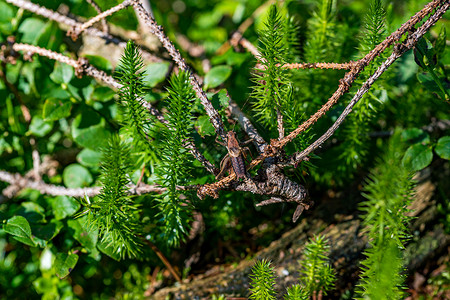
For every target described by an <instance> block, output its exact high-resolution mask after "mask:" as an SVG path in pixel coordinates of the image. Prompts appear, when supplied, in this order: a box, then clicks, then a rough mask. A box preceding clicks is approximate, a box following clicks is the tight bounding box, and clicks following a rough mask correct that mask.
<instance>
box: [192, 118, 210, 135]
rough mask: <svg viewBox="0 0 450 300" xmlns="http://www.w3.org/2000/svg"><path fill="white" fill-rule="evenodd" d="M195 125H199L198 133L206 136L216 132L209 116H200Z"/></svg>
mask: <svg viewBox="0 0 450 300" xmlns="http://www.w3.org/2000/svg"><path fill="white" fill-rule="evenodd" d="M195 126H196V127H198V133H199V134H200V135H201V136H202V137H204V136H205V135H213V134H214V132H215V131H214V126H212V124H211V122H210V121H209V117H208V116H200V117H198V119H197V120H196V121H195Z"/></svg>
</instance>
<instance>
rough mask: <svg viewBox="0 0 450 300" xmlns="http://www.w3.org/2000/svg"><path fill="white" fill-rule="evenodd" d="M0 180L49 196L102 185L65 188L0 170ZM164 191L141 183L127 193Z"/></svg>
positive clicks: (97, 189)
mask: <svg viewBox="0 0 450 300" xmlns="http://www.w3.org/2000/svg"><path fill="white" fill-rule="evenodd" d="M0 181H3V182H7V183H9V184H11V185H13V186H14V187H16V189H17V192H18V191H20V190H22V189H25V188H29V189H33V190H37V191H39V192H40V193H41V194H45V195H50V196H69V197H84V196H86V195H87V196H89V197H94V196H95V195H98V194H99V193H100V190H101V189H102V187H100V186H96V187H86V188H67V187H64V186H59V185H54V184H48V183H45V182H43V181H41V180H36V179H34V178H33V177H27V176H22V175H20V174H18V173H16V174H13V173H10V172H6V171H3V170H0ZM176 188H177V190H180V191H187V190H196V189H197V188H198V187H197V186H196V185H191V186H177V187H176ZM164 191H166V188H165V187H162V186H159V185H149V184H144V183H141V184H140V185H139V186H138V187H137V186H135V185H134V184H131V185H130V186H129V189H128V193H129V194H130V195H143V194H149V193H162V192H164ZM5 196H6V197H8V198H11V197H12V196H14V195H11V194H8V195H5Z"/></svg>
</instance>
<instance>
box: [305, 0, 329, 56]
mask: <svg viewBox="0 0 450 300" xmlns="http://www.w3.org/2000/svg"><path fill="white" fill-rule="evenodd" d="M335 15H336V1H335V0H321V1H320V3H319V4H318V6H317V9H316V10H315V11H314V13H313V16H312V17H311V18H310V19H309V20H308V40H307V41H306V46H305V60H306V61H307V62H321V61H332V60H333V59H334V58H335V57H334V55H332V54H333V53H335V52H336V51H335V50H334V49H333V48H334V46H335V43H336V32H335V29H336V23H335ZM330 54H331V55H330Z"/></svg>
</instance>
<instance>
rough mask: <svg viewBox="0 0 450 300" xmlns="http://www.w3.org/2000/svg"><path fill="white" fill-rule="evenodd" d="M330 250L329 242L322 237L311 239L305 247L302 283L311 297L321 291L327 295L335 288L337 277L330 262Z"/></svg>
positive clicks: (301, 274)
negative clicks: (328, 254) (328, 253)
mask: <svg viewBox="0 0 450 300" xmlns="http://www.w3.org/2000/svg"><path fill="white" fill-rule="evenodd" d="M328 249H329V246H328V245H327V240H326V239H325V237H323V236H321V235H319V236H315V237H314V238H313V239H310V241H309V242H308V244H307V245H306V246H305V252H304V255H305V258H304V259H303V261H302V266H303V267H302V269H301V270H300V282H301V283H302V285H303V286H304V289H305V290H306V291H307V292H308V295H309V296H310V297H312V296H313V295H317V294H318V293H319V292H320V291H322V293H323V294H324V295H326V294H327V291H329V290H330V289H331V288H332V287H333V286H334V281H335V275H334V271H333V269H332V268H331V266H330V264H329V262H328V256H327V252H328Z"/></svg>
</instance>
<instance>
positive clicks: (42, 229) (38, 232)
mask: <svg viewBox="0 0 450 300" xmlns="http://www.w3.org/2000/svg"><path fill="white" fill-rule="evenodd" d="M62 228H63V224H62V223H61V222H59V221H57V220H52V222H50V223H48V224H33V234H34V240H35V241H36V243H37V244H38V245H39V246H40V247H42V248H44V247H45V246H47V242H48V241H50V240H51V239H53V238H54V237H55V236H57V235H58V233H59V232H60V231H61V229H62Z"/></svg>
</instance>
